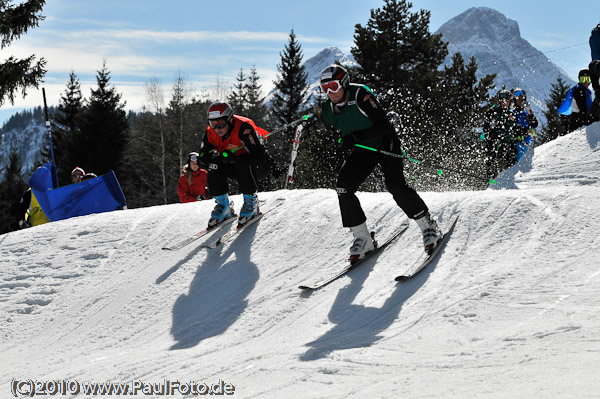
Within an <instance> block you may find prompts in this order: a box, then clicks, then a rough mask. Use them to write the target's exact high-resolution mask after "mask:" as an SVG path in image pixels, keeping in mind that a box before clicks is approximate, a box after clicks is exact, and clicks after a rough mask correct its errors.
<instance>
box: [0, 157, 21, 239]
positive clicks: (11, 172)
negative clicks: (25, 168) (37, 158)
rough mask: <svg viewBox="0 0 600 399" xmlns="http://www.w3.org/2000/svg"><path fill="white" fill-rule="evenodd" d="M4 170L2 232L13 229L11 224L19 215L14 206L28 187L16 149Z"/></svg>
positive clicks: (0, 205) (0, 198)
mask: <svg viewBox="0 0 600 399" xmlns="http://www.w3.org/2000/svg"><path fill="white" fill-rule="evenodd" d="M3 172H4V173H3V175H4V179H3V180H2V182H1V183H0V234H4V233H8V232H9V231H11V228H10V225H11V224H12V223H14V222H15V221H16V219H17V217H18V215H16V214H15V207H14V206H15V205H16V202H17V201H18V200H19V198H20V197H21V195H22V194H23V192H24V191H25V190H26V189H27V183H26V182H25V181H24V180H23V176H22V175H21V159H20V157H19V154H18V152H17V151H16V150H14V151H13V152H11V154H10V155H9V160H8V164H7V166H6V167H5V168H4V171H3ZM23 216H24V215H23Z"/></svg>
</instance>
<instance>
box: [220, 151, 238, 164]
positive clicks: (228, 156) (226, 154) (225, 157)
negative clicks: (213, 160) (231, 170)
mask: <svg viewBox="0 0 600 399" xmlns="http://www.w3.org/2000/svg"><path fill="white" fill-rule="evenodd" d="M220 160H221V162H222V163H233V162H235V155H233V152H232V151H230V150H225V151H223V152H222V153H221V156H220Z"/></svg>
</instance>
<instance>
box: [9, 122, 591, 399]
mask: <svg viewBox="0 0 600 399" xmlns="http://www.w3.org/2000/svg"><path fill="white" fill-rule="evenodd" d="M598 125H600V124H596V125H595V126H590V127H588V128H587V129H581V130H578V131H575V132H573V133H571V134H569V135H567V136H564V137H560V138H558V139H557V140H555V141H553V142H550V143H548V144H545V145H543V146H540V147H537V148H535V149H534V150H532V151H531V150H530V152H529V155H528V156H527V157H526V158H525V159H524V160H522V161H521V163H520V164H518V165H516V166H514V167H513V168H511V169H509V170H507V171H505V172H504V173H503V174H502V175H501V176H500V177H499V178H498V179H497V181H498V184H497V185H494V186H493V188H490V189H488V190H485V191H478V192H466V191H462V192H443V193H435V192H422V193H421V195H422V196H423V198H424V199H425V201H426V203H427V204H428V205H429V207H430V209H431V211H432V213H433V214H434V215H435V216H436V217H437V218H438V220H439V222H440V224H441V225H442V226H443V225H444V224H445V223H447V222H448V221H449V220H450V217H451V216H452V215H454V214H455V213H457V212H460V218H459V221H458V224H457V225H456V228H455V230H454V233H453V235H452V236H451V238H450V240H449V241H448V243H447V245H446V247H445V248H444V249H443V251H442V253H441V256H440V257H439V259H438V260H436V261H434V262H433V263H432V264H430V265H429V266H428V267H427V268H426V269H425V270H424V271H423V272H422V273H421V274H419V275H417V276H416V277H415V278H414V279H412V280H409V281H407V282H404V283H396V282H395V281H394V277H395V276H397V275H398V274H401V273H404V272H406V271H408V270H409V269H410V268H411V267H412V266H413V264H414V261H415V260H416V259H417V258H418V257H419V255H420V253H421V251H422V242H421V234H420V232H419V231H418V227H417V226H416V224H415V223H414V222H413V221H410V225H409V226H410V227H409V229H408V230H407V232H406V233H405V234H404V235H402V236H401V237H400V238H399V239H398V240H397V241H396V242H395V243H393V244H392V245H391V246H389V247H387V248H386V249H385V250H384V251H382V252H381V253H380V254H378V255H376V256H375V257H373V258H372V259H369V260H368V261H366V262H365V263H363V264H362V265H361V266H360V267H358V268H356V269H355V270H353V271H352V272H351V273H350V274H349V275H348V276H346V277H343V278H341V279H339V280H338V281H336V282H334V283H332V284H330V285H329V286H327V287H325V288H323V289H322V290H320V291H316V292H312V293H309V292H303V291H301V290H300V289H298V286H299V285H301V284H304V283H309V282H313V281H315V280H318V279H319V278H320V277H321V276H326V275H328V274H330V273H335V272H336V271H337V270H338V268H340V267H342V266H344V263H345V258H346V256H347V252H348V249H349V246H350V244H351V237H350V234H349V233H348V231H346V230H345V229H343V228H342V227H341V220H340V215H339V209H338V204H337V198H336V194H335V191H334V190H289V191H283V190H282V191H276V192H268V193H260V195H259V197H260V198H261V199H264V200H267V202H266V203H265V204H264V205H263V208H264V209H266V208H267V207H268V205H269V202H271V203H272V202H273V201H274V200H275V199H276V198H279V197H282V198H285V201H284V204H283V205H282V206H281V207H279V208H277V209H275V210H273V211H272V212H270V213H268V214H267V215H266V216H265V217H264V218H263V219H262V220H260V221H259V222H258V223H256V224H255V225H253V226H251V227H249V228H247V229H246V230H244V231H243V232H242V233H240V234H239V235H238V236H237V237H236V238H235V239H234V240H233V241H230V242H227V243H226V244H225V245H224V246H223V247H222V248H220V249H216V250H208V249H202V248H201V247H200V246H201V244H203V243H208V242H211V240H214V239H215V237H214V236H212V237H208V238H203V239H200V240H198V241H196V242H195V243H193V244H191V245H189V246H188V247H185V248H184V249H181V250H179V251H174V252H168V251H163V250H161V247H163V246H165V245H167V244H171V243H174V242H176V241H178V240H180V239H182V238H185V237H188V236H189V235H192V234H194V233H196V232H198V231H199V230H201V229H203V228H204V226H205V225H206V222H207V218H208V215H209V213H210V211H211V209H212V207H213V205H214V204H213V202H212V201H203V202H198V203H191V204H173V205H166V206H157V207H151V208H143V209H131V210H123V211H116V212H111V213H106V214H99V215H89V216H85V217H79V218H73V219H70V220H65V221H60V222H55V223H49V224H46V225H43V226H39V227H35V228H31V229H28V230H23V231H19V232H13V233H10V234H7V235H3V236H0V309H1V315H2V320H1V323H0V337H1V340H0V353H1V358H2V361H1V362H0V397H2V398H8V397H12V396H13V392H12V391H15V393H16V394H19V392H16V391H18V390H21V391H20V392H21V393H25V392H26V391H27V389H29V385H28V384H32V383H33V384H34V385H36V384H37V385H38V388H40V387H42V385H41V384H42V383H43V382H48V381H50V383H47V384H46V386H45V388H46V390H47V392H58V393H60V392H61V389H62V390H63V391H64V389H65V387H67V391H68V389H71V391H68V392H75V391H76V388H77V389H80V391H79V394H77V395H71V394H67V395H62V394H60V395H57V396H61V397H74V398H75V397H76V398H81V397H109V395H102V394H100V393H97V394H96V395H85V394H84V391H83V390H82V389H83V388H81V387H83V386H87V387H88V388H89V385H85V384H86V383H104V382H107V383H122V384H128V385H127V386H130V387H132V389H133V388H135V387H137V389H138V390H137V391H136V392H137V397H157V398H159V397H194V395H193V393H194V392H196V393H200V392H203V393H206V390H209V389H212V390H213V392H212V393H227V394H232V395H231V396H233V397H240V398H364V397H374V398H417V397H418V398H440V397H444V398H448V397H453V398H476V397H486V398H490V397H491V398H565V397H572V398H575V397H576V398H591V397H598V395H599V392H600V379H599V378H598V370H599V369H600V337H599V335H598V333H599V331H600V312H599V309H600V262H598V248H599V246H600V238H599V234H598V230H599V227H600V200H599V199H600V183H599V174H600V145H599V144H600V126H598ZM440 178H443V177H440ZM359 197H360V199H361V202H362V204H363V207H364V209H365V212H366V214H367V216H368V223H369V226H370V227H371V228H372V229H374V231H375V232H376V237H379V238H380V239H384V238H385V237H386V236H387V235H388V234H390V233H391V232H392V231H393V230H394V229H395V228H396V227H397V226H398V225H400V224H402V223H407V218H406V216H405V215H404V214H403V213H402V212H401V211H400V210H399V209H398V207H397V206H395V204H394V202H393V200H392V198H391V195H390V194H389V193H360V194H359ZM233 200H234V201H235V202H236V204H237V207H239V206H240V205H241V202H242V201H241V198H240V197H239V196H234V197H233ZM216 234H220V233H216ZM190 381H193V382H194V388H193V389H194V390H195V391H193V392H192V391H190V392H186V391H185V390H186V389H187V388H189V387H190V385H185V384H188V383H189V382H190ZM177 382H178V383H179V384H180V385H176V383H177ZM56 384H58V385H56ZM61 384H62V385H61ZM150 384H155V385H154V386H153V388H152V389H156V390H155V391H151V390H150V388H151V386H150ZM161 384H162V385H163V387H164V386H167V385H168V386H169V387H170V388H173V386H179V387H180V388H181V389H182V390H183V394H182V393H181V392H182V391H181V390H174V391H173V393H174V394H173V395H165V394H162V393H161V392H160V391H159V390H160V389H162V388H161ZM202 384H206V385H202ZM186 387H187V388H186ZM201 388H202V389H205V390H204V391H202V390H201ZM127 389H128V388H127ZM142 389H146V391H143V390H142ZM178 389H179V388H178ZM68 392H67V393H68ZM128 392H129V393H131V391H128ZM151 392H154V394H152V393H151ZM112 397H126V395H124V394H121V395H120V396H119V395H117V394H114V392H113V395H112Z"/></svg>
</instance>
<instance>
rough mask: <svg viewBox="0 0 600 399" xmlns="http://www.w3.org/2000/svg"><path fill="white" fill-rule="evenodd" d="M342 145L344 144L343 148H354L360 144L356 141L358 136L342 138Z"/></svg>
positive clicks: (350, 135)
mask: <svg viewBox="0 0 600 399" xmlns="http://www.w3.org/2000/svg"><path fill="white" fill-rule="evenodd" d="M340 143H341V144H342V148H354V145H355V144H358V140H357V139H356V136H354V135H353V134H349V135H347V136H344V137H342V138H341V139H340Z"/></svg>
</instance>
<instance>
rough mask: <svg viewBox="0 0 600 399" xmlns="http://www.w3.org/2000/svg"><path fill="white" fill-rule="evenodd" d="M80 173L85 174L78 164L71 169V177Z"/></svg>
mask: <svg viewBox="0 0 600 399" xmlns="http://www.w3.org/2000/svg"><path fill="white" fill-rule="evenodd" d="M80 175H81V177H83V176H84V175H85V172H84V171H83V169H81V168H80V167H79V166H78V167H76V168H75V169H73V171H71V177H73V176H80Z"/></svg>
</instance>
